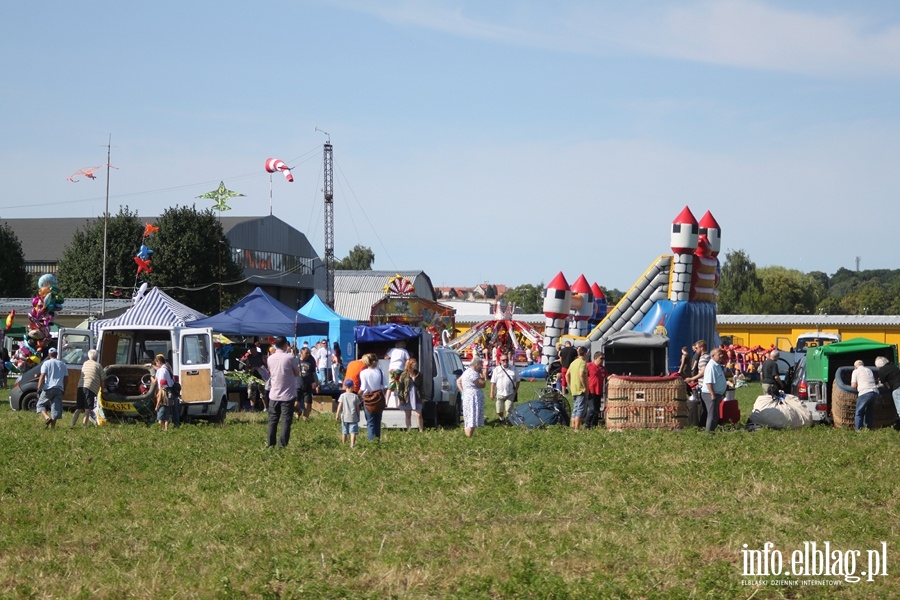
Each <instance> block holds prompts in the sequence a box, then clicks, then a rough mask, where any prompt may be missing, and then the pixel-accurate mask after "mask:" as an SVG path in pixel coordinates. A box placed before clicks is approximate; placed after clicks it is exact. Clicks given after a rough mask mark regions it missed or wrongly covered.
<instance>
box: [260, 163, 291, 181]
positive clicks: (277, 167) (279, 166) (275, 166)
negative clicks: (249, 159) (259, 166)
mask: <svg viewBox="0 0 900 600" xmlns="http://www.w3.org/2000/svg"><path fill="white" fill-rule="evenodd" d="M266 171H268V172H269V173H274V172H275V171H281V173H282V175H284V178H285V179H287V180H288V181H289V182H291V183H293V182H294V176H293V175H291V170H290V169H289V168H288V166H287V165H286V164H284V161H283V160H279V159H277V158H270V159H269V160H267V161H266Z"/></svg>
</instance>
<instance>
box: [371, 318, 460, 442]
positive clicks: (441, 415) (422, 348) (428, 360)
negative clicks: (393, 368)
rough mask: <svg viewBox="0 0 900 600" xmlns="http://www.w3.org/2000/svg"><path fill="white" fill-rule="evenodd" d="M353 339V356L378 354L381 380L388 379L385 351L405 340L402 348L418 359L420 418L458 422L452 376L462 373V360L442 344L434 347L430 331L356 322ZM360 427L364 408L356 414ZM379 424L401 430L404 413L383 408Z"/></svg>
mask: <svg viewBox="0 0 900 600" xmlns="http://www.w3.org/2000/svg"><path fill="white" fill-rule="evenodd" d="M354 338H355V341H356V358H362V357H363V356H364V355H366V354H370V353H371V354H374V355H375V356H377V357H378V366H379V368H380V369H381V371H382V373H384V378H385V381H389V380H390V378H389V373H388V364H389V361H388V360H387V359H385V358H384V355H385V354H386V353H387V351H388V350H390V349H391V348H393V347H394V345H395V344H396V343H397V342H398V341H403V342H406V349H407V351H408V352H409V355H410V357H411V358H415V359H416V360H417V361H418V362H419V371H421V373H422V387H423V389H422V390H420V391H421V394H422V399H423V401H422V419H423V420H424V421H425V426H427V427H433V426H436V425H438V424H442V425H451V426H453V425H458V424H459V406H460V403H459V394H458V392H457V390H456V378H457V377H459V376H460V375H462V369H463V366H462V361H461V359H460V358H459V355H458V354H457V353H456V352H455V351H454V350H452V349H450V348H447V347H446V346H435V345H434V343H433V341H432V338H431V334H430V333H428V332H427V331H426V330H424V329H422V328H420V327H410V326H408V325H398V324H396V323H392V324H388V325H372V326H369V325H358V326H357V327H356V330H355V332H354ZM360 416H361V421H360V427H363V426H365V417H366V415H365V411H363V413H362V414H361V415H360ZM381 426H382V427H383V428H387V429H405V428H406V413H405V411H402V410H399V409H390V408H389V409H385V411H384V415H383V417H382V421H381ZM412 426H413V427H414V428H415V427H418V421H417V420H416V415H415V414H413V422H412Z"/></svg>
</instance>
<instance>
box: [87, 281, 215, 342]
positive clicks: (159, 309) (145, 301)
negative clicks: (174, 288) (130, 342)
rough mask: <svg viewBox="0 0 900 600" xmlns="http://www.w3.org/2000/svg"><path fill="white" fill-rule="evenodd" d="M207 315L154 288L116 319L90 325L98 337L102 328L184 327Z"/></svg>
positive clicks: (102, 320)
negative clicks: (140, 326)
mask: <svg viewBox="0 0 900 600" xmlns="http://www.w3.org/2000/svg"><path fill="white" fill-rule="evenodd" d="M205 317H206V315H204V314H203V313H200V312H197V311H196V310H194V309H193V308H191V307H189V306H185V305H184V304H182V303H181V302H179V301H177V300H175V299H174V298H172V297H171V296H169V295H168V294H166V293H165V292H163V291H162V290H160V289H159V288H157V287H154V288H152V289H151V290H150V291H148V292H147V294H146V295H145V296H144V297H143V298H141V299H140V300H139V301H138V303H137V304H135V305H134V306H132V307H131V308H129V309H128V310H126V311H125V312H124V313H122V314H121V315H119V316H118V317H116V318H114V319H101V320H99V321H94V322H92V323H91V324H90V328H91V331H93V332H94V334H95V335H96V334H97V333H98V332H99V331H100V328H101V327H111V326H120V325H124V326H128V325H147V326H156V327H182V326H184V324H185V323H188V322H190V321H196V320H197V319H203V318H205Z"/></svg>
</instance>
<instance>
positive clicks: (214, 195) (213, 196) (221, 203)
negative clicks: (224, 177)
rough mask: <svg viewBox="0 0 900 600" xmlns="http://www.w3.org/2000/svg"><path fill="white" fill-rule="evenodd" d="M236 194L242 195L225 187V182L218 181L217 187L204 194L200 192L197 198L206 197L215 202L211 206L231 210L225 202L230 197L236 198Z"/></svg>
mask: <svg viewBox="0 0 900 600" xmlns="http://www.w3.org/2000/svg"><path fill="white" fill-rule="evenodd" d="M237 196H243V194H240V193H238V192H232V191H231V190H229V189H228V188H226V187H225V182H224V181H220V182H219V187H218V189H215V190H213V191H211V192H206V193H205V194H200V195H199V196H197V198H207V199H209V200H212V201H213V202H215V205H214V206H213V208H215V209H216V210H231V207H230V206H228V204H226V203H227V202H228V201H229V200H230V199H232V198H236V197H237Z"/></svg>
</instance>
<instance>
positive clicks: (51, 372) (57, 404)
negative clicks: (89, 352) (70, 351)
mask: <svg viewBox="0 0 900 600" xmlns="http://www.w3.org/2000/svg"><path fill="white" fill-rule="evenodd" d="M68 375H69V369H68V368H67V367H66V363H64V362H63V361H61V360H59V359H58V358H56V348H50V350H49V351H48V353H47V359H46V360H44V362H42V363H41V374H40V376H38V382H37V389H38V391H39V392H40V393H41V396H40V399H39V400H38V403H37V412H38V413H40V414H41V416H43V417H44V425H45V427H49V428H51V429H53V428H55V427H56V422H57V421H58V420H59V419H61V418H62V397H63V390H64V389H65V388H66V379H67V378H68Z"/></svg>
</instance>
